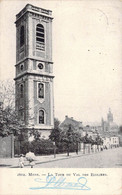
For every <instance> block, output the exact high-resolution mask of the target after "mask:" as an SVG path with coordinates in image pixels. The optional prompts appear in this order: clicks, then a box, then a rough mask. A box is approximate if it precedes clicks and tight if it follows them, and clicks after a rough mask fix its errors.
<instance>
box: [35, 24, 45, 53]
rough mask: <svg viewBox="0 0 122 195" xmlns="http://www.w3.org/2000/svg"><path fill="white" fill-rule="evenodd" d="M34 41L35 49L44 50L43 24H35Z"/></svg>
mask: <svg viewBox="0 0 122 195" xmlns="http://www.w3.org/2000/svg"><path fill="white" fill-rule="evenodd" d="M36 43H37V49H41V50H44V44H45V32H44V26H43V25H42V24H37V26H36Z"/></svg>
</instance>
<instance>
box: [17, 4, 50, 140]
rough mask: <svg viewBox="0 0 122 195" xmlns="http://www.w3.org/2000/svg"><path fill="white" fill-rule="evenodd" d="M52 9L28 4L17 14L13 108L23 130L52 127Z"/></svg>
mask: <svg viewBox="0 0 122 195" xmlns="http://www.w3.org/2000/svg"><path fill="white" fill-rule="evenodd" d="M52 20H53V18H52V11H50V10H46V9H42V8H40V7H35V6H33V5H30V4H27V5H26V6H25V7H24V8H23V9H22V10H21V11H20V12H19V13H18V14H17V15H16V22H15V24H16V65H15V68H16V77H15V88H16V110H17V112H18V116H19V118H20V120H22V121H24V123H25V127H26V129H27V130H28V129H32V128H34V129H35V130H39V131H40V132H41V136H43V137H45V138H47V137H48V136H49V134H50V131H51V129H52V128H53V127H54V100H53V99H54V96H53V78H54V76H53V61H52Z"/></svg>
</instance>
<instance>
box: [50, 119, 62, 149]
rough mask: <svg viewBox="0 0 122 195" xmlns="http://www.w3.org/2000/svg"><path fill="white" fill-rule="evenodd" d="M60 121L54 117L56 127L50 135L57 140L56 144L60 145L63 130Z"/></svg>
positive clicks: (53, 139)
mask: <svg viewBox="0 0 122 195" xmlns="http://www.w3.org/2000/svg"><path fill="white" fill-rule="evenodd" d="M59 124H60V121H59V120H58V119H57V118H55V119H54V129H53V130H52V132H51V134H50V135H49V139H51V140H52V141H53V142H55V144H56V146H57V147H58V145H60V133H61V130H60V129H59Z"/></svg>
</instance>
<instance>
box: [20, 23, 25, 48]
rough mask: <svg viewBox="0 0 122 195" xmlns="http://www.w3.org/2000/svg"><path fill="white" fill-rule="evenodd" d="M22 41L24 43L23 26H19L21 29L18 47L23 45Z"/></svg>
mask: <svg viewBox="0 0 122 195" xmlns="http://www.w3.org/2000/svg"><path fill="white" fill-rule="evenodd" d="M24 41H25V35H24V26H21V29H20V47H22V46H23V45H24Z"/></svg>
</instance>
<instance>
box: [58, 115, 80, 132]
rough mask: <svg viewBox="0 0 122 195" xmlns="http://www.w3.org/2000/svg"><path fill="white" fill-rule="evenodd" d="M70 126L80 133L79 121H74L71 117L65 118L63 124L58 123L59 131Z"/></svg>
mask: <svg viewBox="0 0 122 195" xmlns="http://www.w3.org/2000/svg"><path fill="white" fill-rule="evenodd" d="M68 125H72V126H73V127H74V129H75V130H76V131H79V132H80V133H82V130H83V125H82V122H81V121H77V120H75V119H74V118H73V117H68V116H67V115H66V116H65V119H64V121H63V122H61V123H60V125H59V127H60V129H64V127H65V126H68Z"/></svg>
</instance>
